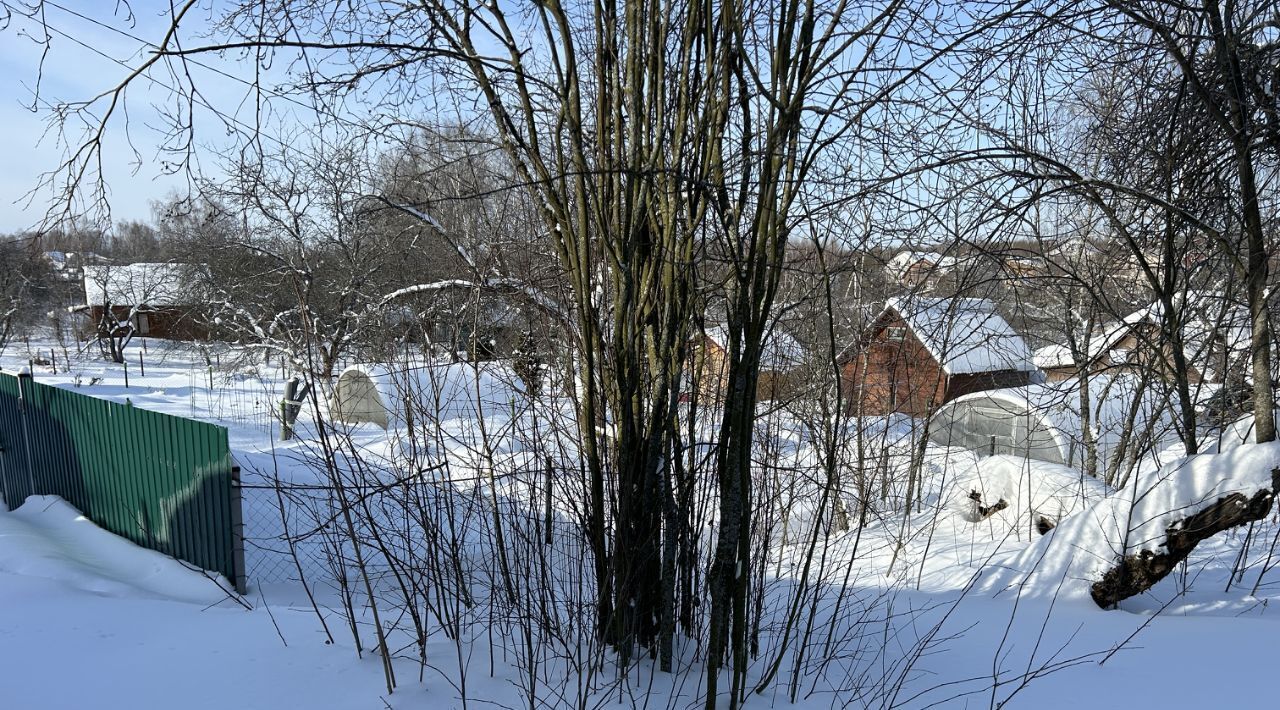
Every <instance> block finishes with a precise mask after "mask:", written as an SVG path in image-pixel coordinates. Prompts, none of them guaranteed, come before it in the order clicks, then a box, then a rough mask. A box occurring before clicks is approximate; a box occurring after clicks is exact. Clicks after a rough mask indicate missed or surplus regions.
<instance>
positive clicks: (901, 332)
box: [885, 326, 907, 343]
mask: <svg viewBox="0 0 1280 710" xmlns="http://www.w3.org/2000/svg"><path fill="white" fill-rule="evenodd" d="M885 339H886V340H888V341H889V342H891V343H901V342H902V341H904V340H906V339H907V329H906V328H903V327H902V326H890V327H888V328H885Z"/></svg>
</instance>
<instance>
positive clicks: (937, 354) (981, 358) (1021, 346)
mask: <svg viewBox="0 0 1280 710" xmlns="http://www.w3.org/2000/svg"><path fill="white" fill-rule="evenodd" d="M885 310H886V311H890V310H892V311H893V312H895V313H897V314H898V315H899V316H901V317H902V320H903V321H905V322H906V324H907V326H908V327H909V328H910V329H911V331H912V332H913V333H914V334H915V336H916V338H918V339H919V340H920V342H921V344H923V345H924V347H925V349H926V350H928V351H929V354H930V355H932V356H933V358H934V360H937V362H938V364H939V365H940V366H941V367H942V369H943V371H944V372H946V373H947V374H949V375H961V374H973V373H979V372H1000V371H1005V370H1014V371H1018V372H1029V371H1032V370H1035V369H1036V366H1035V364H1034V363H1033V362H1032V357H1031V351H1030V350H1029V349H1028V348H1027V344H1026V343H1025V342H1023V340H1022V338H1021V337H1020V336H1019V335H1018V334H1017V333H1016V332H1014V330H1013V328H1011V327H1010V326H1009V324H1008V323H1007V322H1005V320H1004V318H1001V317H1000V314H999V313H997V312H996V308H995V304H993V303H992V302H991V301H989V300H987V299H985V298H922V297H916V296H910V297H899V298H890V299H889V301H888V303H887V304H886V305H885Z"/></svg>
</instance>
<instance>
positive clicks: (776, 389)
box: [683, 326, 804, 404]
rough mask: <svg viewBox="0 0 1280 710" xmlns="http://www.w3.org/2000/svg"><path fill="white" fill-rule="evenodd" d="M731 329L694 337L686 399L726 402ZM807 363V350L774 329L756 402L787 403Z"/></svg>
mask: <svg viewBox="0 0 1280 710" xmlns="http://www.w3.org/2000/svg"><path fill="white" fill-rule="evenodd" d="M728 336H729V332H728V329H726V328H724V327H723V326H718V327H715V328H709V329H707V330H706V332H704V333H701V334H699V335H696V336H694V338H693V340H692V342H690V348H689V376H688V382H689V384H687V385H686V386H685V394H684V395H683V398H684V399H686V400H687V399H689V398H690V397H691V396H692V395H693V393H694V391H696V393H697V397H698V401H699V402H701V403H703V404H721V403H723V402H724V393H725V388H726V387H727V386H728V382H729V364H728ZM803 362H804V350H803V348H802V347H801V346H800V344H799V343H798V342H796V340H795V339H794V338H792V337H791V336H790V335H787V334H786V333H784V332H782V331H780V330H777V329H774V330H772V331H770V333H769V334H768V335H767V336H766V337H765V342H764V355H763V356H762V357H761V358H760V378H759V380H758V381H757V382H756V399H757V400H758V401H761V402H766V401H771V400H780V399H784V398H786V397H788V396H790V395H792V394H794V393H795V392H797V391H798V389H799V387H800V384H801V383H800V382H799V381H798V380H799V378H798V376H797V372H798V370H799V367H800V365H801V364H803Z"/></svg>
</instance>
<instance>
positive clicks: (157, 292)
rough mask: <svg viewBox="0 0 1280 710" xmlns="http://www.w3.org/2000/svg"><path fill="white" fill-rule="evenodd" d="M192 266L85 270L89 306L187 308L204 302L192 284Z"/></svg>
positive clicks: (148, 264) (157, 265) (138, 265)
mask: <svg viewBox="0 0 1280 710" xmlns="http://www.w3.org/2000/svg"><path fill="white" fill-rule="evenodd" d="M203 268H204V267H201V266H195V265H192V264H151V263H139V264H124V265H119V266H85V267H84V296H85V299H86V300H85V303H87V304H88V305H91V306H98V305H102V304H104V303H107V302H110V303H111V304H112V305H115V306H141V305H147V306H152V307H159V306H183V305H191V304H193V303H197V302H199V301H200V298H199V296H198V294H197V293H196V291H195V287H194V285H193V283H192V278H191V277H192V271H193V269H203Z"/></svg>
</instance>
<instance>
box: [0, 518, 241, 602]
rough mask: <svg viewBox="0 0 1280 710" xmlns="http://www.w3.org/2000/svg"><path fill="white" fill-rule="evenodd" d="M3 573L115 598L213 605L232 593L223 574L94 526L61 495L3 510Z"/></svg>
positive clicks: (0, 521)
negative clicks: (209, 570)
mask: <svg viewBox="0 0 1280 710" xmlns="http://www.w3.org/2000/svg"><path fill="white" fill-rule="evenodd" d="M0 572H8V573H11V574H17V575H24V576H28V577H42V578H46V579H52V580H56V581H59V582H63V583H66V584H68V585H70V586H72V587H75V588H77V589H82V590H84V591H88V592H92V593H94V594H98V595H101V596H111V597H138V596H143V597H159V598H163V599H175V600H179V601H185V602H192V603H196V604H203V605H210V604H217V603H218V602H221V601H226V600H228V599H229V597H230V594H231V593H230V592H228V591H225V590H229V589H231V584H230V583H228V582H227V581H226V579H224V578H222V577H221V576H218V577H210V576H206V573H205V572H203V571H200V570H197V569H195V568H193V567H190V566H188V565H185V564H183V563H182V562H179V561H178V560H175V559H174V558H172V557H169V556H168V555H164V554H161V553H159V552H156V551H154V550H148V549H146V548H143V547H139V546H137V545H135V544H133V543H132V542H130V541H129V540H126V539H124V538H122V537H119V536H117V535H113V534H111V533H109V532H107V531H106V530H103V529H102V528H100V527H98V526H97V525H94V524H93V523H92V522H90V521H89V519H88V518H86V517H84V516H83V515H81V514H80V511H78V510H76V509H75V508H74V507H72V505H71V504H70V503H67V502H66V501H64V500H63V499H62V498H59V497H58V496H31V497H29V498H27V500H26V502H24V503H23V504H22V506H20V507H19V508H18V509H17V510H14V511H12V512H7V513H2V512H0Z"/></svg>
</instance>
